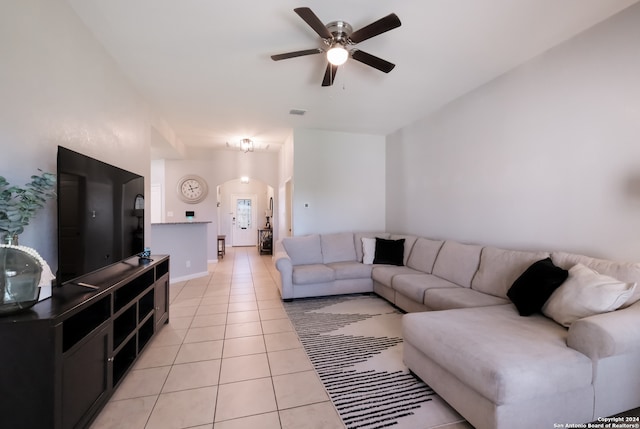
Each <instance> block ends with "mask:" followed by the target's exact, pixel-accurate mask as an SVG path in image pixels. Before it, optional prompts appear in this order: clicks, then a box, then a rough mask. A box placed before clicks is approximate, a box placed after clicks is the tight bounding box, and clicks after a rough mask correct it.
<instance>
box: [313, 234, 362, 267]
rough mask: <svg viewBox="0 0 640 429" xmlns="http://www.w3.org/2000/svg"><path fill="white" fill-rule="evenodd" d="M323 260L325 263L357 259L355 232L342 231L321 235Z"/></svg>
mask: <svg viewBox="0 0 640 429" xmlns="http://www.w3.org/2000/svg"><path fill="white" fill-rule="evenodd" d="M320 247H321V249H322V261H323V262H324V263H325V264H330V263H332V262H344V261H355V260H356V247H355V243H354V241H353V233H351V232H341V233H336V234H322V235H321V236H320Z"/></svg>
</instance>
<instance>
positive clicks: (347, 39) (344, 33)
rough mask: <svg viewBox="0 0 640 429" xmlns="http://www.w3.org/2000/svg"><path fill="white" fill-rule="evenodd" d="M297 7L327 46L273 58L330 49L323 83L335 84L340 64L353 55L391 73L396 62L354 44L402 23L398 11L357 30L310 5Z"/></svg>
mask: <svg viewBox="0 0 640 429" xmlns="http://www.w3.org/2000/svg"><path fill="white" fill-rule="evenodd" d="M293 11H294V12H295V13H297V14H298V15H299V16H300V18H302V19H303V20H304V22H306V23H307V24H308V25H309V27H311V28H312V29H313V30H314V31H315V32H316V33H318V35H319V36H320V37H321V38H322V42H323V44H324V45H325V46H324V47H323V48H316V49H305V50H302V51H294V52H287V53H285V54H278V55H272V56H271V59H272V60H274V61H280V60H286V59H288V58H295V57H301V56H305V55H313V54H320V53H326V54H327V61H328V64H327V70H326V71H325V73H324V78H323V79H322V86H331V85H333V82H334V80H335V77H336V72H337V71H338V66H340V65H342V64H344V63H345V62H346V61H347V59H348V58H349V57H351V58H353V59H354V60H356V61H359V62H361V63H363V64H366V65H368V66H370V67H373V68H375V69H378V70H380V71H382V72H385V73H389V72H390V71H391V70H393V68H394V67H395V66H396V65H395V64H393V63H390V62H389V61H386V60H383V59H382V58H378V57H376V56H375V55H371V54H369V53H367V52H364V51H361V50H360V49H357V48H352V46H354V45H356V44H357V43H360V42H362V41H365V40H367V39H370V38H372V37H374V36H377V35H379V34H382V33H385V32H387V31H389V30H393V29H394V28H397V27H400V25H401V22H400V18H398V16H397V15H396V14H395V13H391V14H389V15H387V16H385V17H384V18H380V19H379V20H377V21H375V22H372V23H371V24H369V25H367V26H365V27H362V28H361V29H359V30H357V31H353V28H352V27H351V25H350V24H349V23H348V22H345V21H333V22H330V23H328V24H327V25H324V24H323V23H322V21H320V19H319V18H318V17H317V16H316V14H315V13H313V11H312V10H311V9H310V8H308V7H298V8H295V9H294V10H293Z"/></svg>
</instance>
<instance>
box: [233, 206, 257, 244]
mask: <svg viewBox="0 0 640 429" xmlns="http://www.w3.org/2000/svg"><path fill="white" fill-rule="evenodd" d="M256 199H257V198H256V196H255V195H233V196H232V197H231V207H233V213H232V219H231V231H232V235H233V237H232V238H231V240H232V241H231V242H232V245H233V246H256V245H257V244H258V236H257V234H258V230H257V228H256Z"/></svg>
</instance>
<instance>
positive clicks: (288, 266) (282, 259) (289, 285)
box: [273, 241, 293, 299]
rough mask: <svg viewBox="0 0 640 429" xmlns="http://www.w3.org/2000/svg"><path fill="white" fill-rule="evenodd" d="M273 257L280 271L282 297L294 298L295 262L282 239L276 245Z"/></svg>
mask: <svg viewBox="0 0 640 429" xmlns="http://www.w3.org/2000/svg"><path fill="white" fill-rule="evenodd" d="M274 250H275V253H274V255H273V259H274V261H275V265H276V269H277V270H278V271H279V272H280V294H281V295H282V299H291V298H293V264H292V263H291V257H289V255H288V254H287V251H286V250H285V249H284V246H283V245H282V242H281V241H278V242H277V243H276V245H275V248H274Z"/></svg>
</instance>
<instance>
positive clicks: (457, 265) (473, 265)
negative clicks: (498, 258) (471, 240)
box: [433, 240, 482, 287]
mask: <svg viewBox="0 0 640 429" xmlns="http://www.w3.org/2000/svg"><path fill="white" fill-rule="evenodd" d="M481 250H482V246H477V245H475V244H462V243H458V242H456V241H450V240H447V241H445V242H444V244H443V245H442V248H441V249H440V252H439V253H438V257H437V258H436V263H435V264H434V265H433V274H435V275H436V276H438V277H441V278H443V279H445V280H449V281H452V282H454V283H455V284H457V285H459V286H464V287H471V279H473V275H474V274H475V273H476V271H477V270H478V265H479V264H480V251H481Z"/></svg>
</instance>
